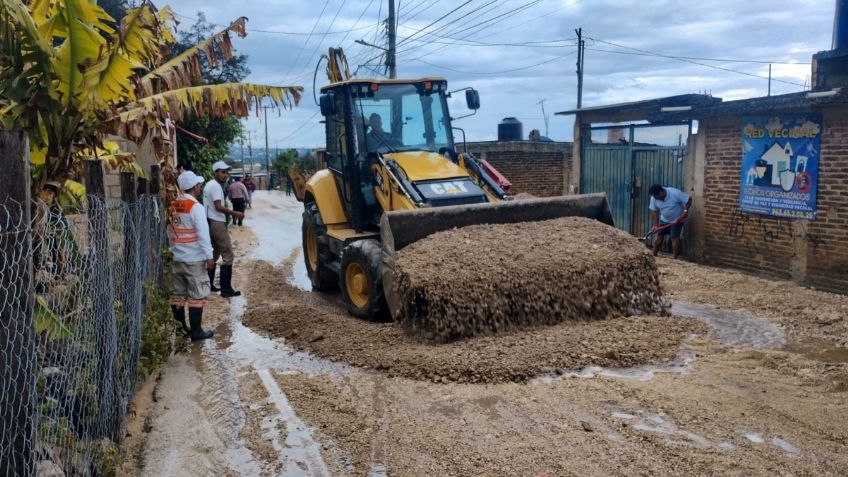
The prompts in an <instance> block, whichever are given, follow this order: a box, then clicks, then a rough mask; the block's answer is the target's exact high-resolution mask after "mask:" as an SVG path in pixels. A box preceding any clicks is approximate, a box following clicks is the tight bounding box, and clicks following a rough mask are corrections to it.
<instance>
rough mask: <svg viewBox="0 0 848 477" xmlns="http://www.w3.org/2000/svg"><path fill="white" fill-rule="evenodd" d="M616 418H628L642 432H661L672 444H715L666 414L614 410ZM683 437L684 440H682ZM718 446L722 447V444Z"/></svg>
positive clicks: (710, 445) (699, 445) (708, 445)
mask: <svg viewBox="0 0 848 477" xmlns="http://www.w3.org/2000/svg"><path fill="white" fill-rule="evenodd" d="M612 417H613V418H614V419H626V420H629V421H632V422H633V423H632V424H631V426H632V427H633V429H636V430H639V431H642V432H651V433H654V434H661V435H663V436H665V439H666V441H667V442H669V443H670V444H684V445H686V444H694V445H696V446H698V447H704V448H706V447H713V446H714V444H713V443H712V442H711V441H710V440H709V439H707V438H705V437H702V436H699V435H698V434H695V433H694V432H690V431H687V430H684V429H680V428H679V427H677V425H676V424H675V423H674V422H672V421H671V420H669V419H668V418H667V417H665V416H661V415H659V414H652V413H645V414H644V415H642V416H636V415H633V414H627V413H623V412H617V411H616V412H613V413H612ZM680 439H682V440H680ZM718 447H721V446H720V445H719V446H718Z"/></svg>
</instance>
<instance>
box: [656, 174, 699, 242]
mask: <svg viewBox="0 0 848 477" xmlns="http://www.w3.org/2000/svg"><path fill="white" fill-rule="evenodd" d="M649 192H650V193H651V203H650V205H649V206H648V208H649V209H650V210H651V228H652V230H655V229H657V228H658V227H662V226H664V225H669V224H673V225H671V226H670V227H665V228H664V229H662V230H660V231H659V232H657V238H656V239H654V256H655V257H656V256H657V253H658V252H659V251H660V248H662V246H663V242H664V241H665V238H666V236H668V235H671V250H672V251H673V252H674V258H677V257H678V256H679V255H680V234H681V233H682V232H683V221H684V220H686V217H687V215H688V214H689V208H690V207H692V198H691V197H689V196H688V195H686V193H684V192H683V191H682V190H680V189H675V188H674V187H663V186H661V185H659V184H654V185H652V186H651V188H650V189H649Z"/></svg>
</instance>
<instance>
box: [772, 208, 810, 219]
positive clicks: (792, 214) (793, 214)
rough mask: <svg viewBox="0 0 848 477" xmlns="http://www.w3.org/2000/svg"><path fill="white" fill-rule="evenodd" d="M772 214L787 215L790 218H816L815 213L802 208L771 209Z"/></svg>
mask: <svg viewBox="0 0 848 477" xmlns="http://www.w3.org/2000/svg"><path fill="white" fill-rule="evenodd" d="M771 215H775V216H777V217H787V218H790V219H808V220H815V218H816V217H815V213H813V212H805V211H802V210H786V209H771Z"/></svg>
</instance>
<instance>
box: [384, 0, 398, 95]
mask: <svg viewBox="0 0 848 477" xmlns="http://www.w3.org/2000/svg"><path fill="white" fill-rule="evenodd" d="M388 22H389V25H388V26H389V51H388V52H386V67H387V68H388V70H389V78H390V79H395V78H397V61H396V60H397V59H396V53H397V51H396V49H397V48H396V47H397V19H396V18H395V0H389V19H388Z"/></svg>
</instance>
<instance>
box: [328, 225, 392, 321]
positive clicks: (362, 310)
mask: <svg viewBox="0 0 848 477" xmlns="http://www.w3.org/2000/svg"><path fill="white" fill-rule="evenodd" d="M381 267H382V252H381V248H380V243H379V242H377V241H376V240H371V239H365V240H357V241H356V242H353V243H351V244H350V245H348V246H347V247H345V249H344V251H343V252H342V264H341V272H340V273H339V288H341V290H342V296H343V297H344V302H345V304H346V305H347V310H348V311H349V312H350V314H352V315H353V316H356V317H358V318H363V319H366V320H372V321H383V320H386V319H387V317H388V312H387V309H388V308H387V306H386V297H385V295H384V294H383V273H382V270H381Z"/></svg>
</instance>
